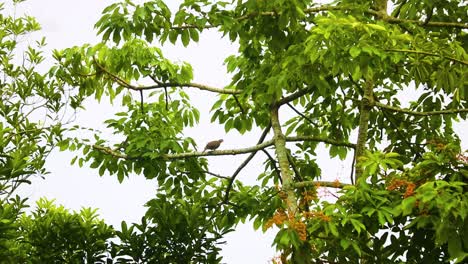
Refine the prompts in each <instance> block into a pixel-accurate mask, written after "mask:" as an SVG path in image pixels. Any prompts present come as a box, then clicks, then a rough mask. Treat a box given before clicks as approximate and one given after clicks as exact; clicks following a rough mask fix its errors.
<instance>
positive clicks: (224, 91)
mask: <svg viewBox="0 0 468 264" xmlns="http://www.w3.org/2000/svg"><path fill="white" fill-rule="evenodd" d="M94 62H95V63H96V65H97V67H98V68H99V69H100V70H102V71H103V72H104V73H106V74H107V75H109V76H110V77H111V78H112V79H113V80H114V81H116V82H117V83H118V84H119V85H121V86H123V87H125V88H127V89H130V90H134V91H142V90H154V89H163V88H167V87H189V88H197V89H200V90H203V91H209V92H214V93H220V94H240V93H241V91H237V90H233V89H222V88H217V87H212V86H208V85H204V84H199V83H174V82H169V83H161V82H157V83H156V84H155V85H148V86H135V85H132V84H130V83H128V82H126V81H125V80H123V79H122V78H120V77H119V76H117V75H115V74H113V73H111V72H110V71H108V70H107V69H106V68H104V67H103V66H102V65H101V64H99V63H98V62H97V61H96V60H94ZM153 80H154V79H153Z"/></svg>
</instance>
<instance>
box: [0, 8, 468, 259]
mask: <svg viewBox="0 0 468 264" xmlns="http://www.w3.org/2000/svg"><path fill="white" fill-rule="evenodd" d="M467 11H468V6H467V4H466V3H463V2H460V1H451V0H444V1H429V0H428V1H416V0H397V1H386V0H373V1H371V0H368V1H359V2H356V1H348V0H341V1H335V2H333V3H332V4H320V3H315V2H313V1H306V0H294V1H292V0H271V1H266V0H265V1H264V0H246V1H242V0H238V1H230V2H224V1H207V0H185V1H183V2H182V3H181V5H180V6H179V9H178V10H170V9H169V8H168V6H167V5H166V4H165V3H164V1H162V0H155V1H148V2H143V3H141V4H137V3H134V2H133V1H130V0H126V1H122V2H117V3H115V4H112V5H110V6H108V7H107V8H106V9H105V10H103V14H102V17H101V19H100V20H99V21H98V22H97V23H96V29H97V30H98V34H100V35H101V37H102V42H101V43H99V44H97V45H83V46H79V47H71V48H68V49H65V50H61V51H54V54H53V57H54V59H55V61H56V64H55V65H54V66H53V67H52V68H51V69H50V71H49V72H48V73H47V74H45V75H41V74H39V73H36V72H35V71H34V66H35V65H36V64H38V63H39V62H40V61H41V58H42V56H41V55H40V52H39V51H37V50H36V49H34V48H28V49H27V51H26V52H25V54H27V55H28V58H29V59H28V62H29V64H22V65H21V66H15V65H14V64H13V62H12V60H13V59H14V56H13V54H14V51H15V49H16V48H17V46H16V45H17V41H16V40H15V37H16V36H18V35H22V34H27V33H28V32H29V31H31V30H36V29H38V25H37V23H36V22H34V20H33V19H32V18H19V19H18V18H16V19H14V18H11V17H8V16H2V17H1V18H2V24H1V26H2V28H1V32H3V33H2V34H0V36H1V37H3V39H5V41H2V42H1V43H2V44H1V49H0V51H1V53H0V55H1V56H2V66H1V67H2V71H4V72H5V76H6V77H5V78H4V79H3V80H2V81H1V84H2V92H1V93H2V100H1V102H0V107H1V110H2V111H1V114H2V118H1V120H0V122H1V123H0V125H1V129H0V131H1V132H0V133H2V135H3V137H2V138H3V141H2V142H4V143H2V142H0V144H3V145H1V146H0V147H1V151H0V154H1V156H0V160H1V162H2V164H3V165H4V166H3V167H2V172H1V175H2V178H1V180H2V183H3V185H2V188H0V191H3V193H2V195H6V197H7V198H8V195H9V194H11V193H13V191H14V190H15V189H16V188H17V187H16V186H18V184H19V183H21V182H22V180H25V179H27V177H29V176H30V175H33V174H37V173H39V172H41V173H42V172H45V171H44V168H43V164H44V159H45V157H46V155H47V153H48V152H49V151H50V150H51V149H52V148H53V147H54V146H55V144H58V146H59V147H60V149H61V150H66V149H68V150H71V151H76V150H81V153H80V154H78V155H77V157H76V158H75V159H74V160H73V161H72V162H73V163H74V162H77V163H78V165H79V166H90V167H91V168H96V169H97V174H100V175H103V174H104V173H105V172H108V173H109V174H111V175H112V176H115V177H116V178H117V179H118V180H119V181H120V182H122V181H123V180H124V179H125V178H126V177H133V175H135V174H142V175H144V176H145V177H146V178H148V179H156V180H157V182H158V188H159V189H158V194H157V195H156V197H155V198H154V199H152V200H151V201H149V202H148V203H147V206H148V211H147V213H146V215H145V216H143V218H142V221H141V223H140V224H133V225H131V226H128V225H127V224H126V223H125V222H124V223H122V226H121V230H120V231H115V233H114V231H113V230H112V228H110V227H108V226H106V225H105V224H103V223H102V222H100V221H98V220H96V219H95V215H94V211H92V210H88V211H87V210H84V211H82V212H81V213H75V214H70V213H68V212H67V211H66V210H64V209H63V208H61V207H55V206H53V205H51V204H49V203H48V202H45V201H42V204H39V205H38V206H39V207H38V210H39V211H38V212H36V213H33V214H32V216H22V217H19V216H18V215H19V214H20V211H21V206H19V205H18V204H21V202H18V199H17V200H16V201H17V202H13V200H12V201H10V202H8V201H7V200H6V199H5V200H2V202H3V204H1V206H2V207H0V209H1V210H0V217H2V218H1V219H4V220H5V221H2V222H0V224H6V226H5V228H1V229H0V232H4V233H0V234H5V237H7V240H6V242H3V241H2V240H0V246H3V247H4V248H9V247H15V248H17V251H18V252H20V253H19V254H22V256H28V254H32V255H38V256H39V255H40V256H43V257H44V258H41V260H42V259H44V260H46V259H47V260H48V261H49V260H51V259H55V260H57V259H61V260H63V259H70V260H71V259H73V258H75V257H76V258H78V259H80V260H87V261H95V260H96V259H98V258H101V257H102V253H104V252H106V253H108V254H107V256H106V257H107V258H108V260H114V261H120V262H122V263H141V262H144V263H219V262H220V261H221V259H220V257H219V250H220V249H219V244H220V243H222V241H223V236H224V235H225V234H226V233H228V232H230V231H232V230H233V228H234V227H235V226H236V225H237V224H238V223H239V222H241V221H242V222H244V221H246V220H252V221H253V224H254V227H255V228H256V229H259V228H262V230H266V229H269V228H271V227H272V226H275V227H277V228H278V233H277V236H276V238H275V240H274V246H275V247H276V248H277V249H278V251H279V252H280V254H281V256H280V260H281V262H283V263H344V262H349V263H399V262H409V263H428V262H434V261H435V262H438V263H450V262H451V261H455V262H459V263H460V262H463V261H466V259H468V241H467V238H468V234H467V232H468V231H467V229H466V228H467V226H468V225H467V223H468V219H467V215H468V197H467V193H468V192H467V188H468V187H467V183H468V163H467V154H466V151H464V150H462V149H461V147H460V138H459V135H457V134H456V133H455V131H454V129H453V124H454V122H466V117H467V114H468V80H467V78H468V68H467V65H468V54H467V48H468V47H467V43H468V42H467V33H466V30H467V28H468V21H466V18H467V17H466V13H467ZM206 30H217V31H218V32H219V33H220V34H221V35H223V36H224V37H225V38H226V39H228V40H229V41H231V42H235V43H237V44H238V45H239V50H238V53H237V54H234V55H231V56H228V55H227V56H226V59H225V64H226V68H227V71H228V72H229V73H231V74H232V81H231V82H230V83H228V84H226V85H225V87H220V88H217V87H210V86H208V85H204V84H198V83H193V82H192V79H193V71H192V67H191V66H190V65H189V64H188V63H174V62H172V61H170V60H168V59H167V58H165V57H164V55H163V49H162V45H163V44H164V43H165V42H167V41H169V42H171V43H178V42H179V41H180V42H181V43H182V44H183V46H187V45H189V44H190V43H191V42H197V41H198V40H199V39H200V38H201V37H203V32H205V31H206ZM38 44H40V45H43V44H44V43H43V42H40V43H38ZM25 65H26V66H25ZM141 82H144V83H149V84H147V85H140V84H139V83H141ZM137 83H138V84H137ZM3 87H5V88H3ZM65 87H66V88H67V89H65ZM187 89H200V90H203V91H205V92H207V93H208V92H211V93H215V94H219V97H218V101H217V102H215V103H214V105H213V107H212V111H211V113H210V118H211V121H212V122H217V123H219V124H220V125H222V126H224V128H225V130H226V132H229V131H238V132H239V133H246V132H251V131H257V130H263V134H262V135H259V136H258V138H259V140H258V143H257V144H256V145H254V146H241V147H240V148H239V149H232V150H215V151H211V152H207V153H204V152H198V151H194V148H196V145H195V142H194V140H193V139H192V138H191V137H187V136H185V135H184V134H183V131H184V128H187V127H191V126H195V125H196V124H197V123H198V122H199V119H200V115H201V114H202V113H200V111H199V110H198V109H196V108H195V107H194V106H192V101H191V99H190V97H189V96H188V93H187V92H185V91H186V90H187ZM68 91H72V92H71V93H67V92H68ZM414 91H416V93H417V98H416V99H415V100H408V98H406V97H405V95H406V93H408V92H414ZM90 97H94V98H95V99H96V100H98V101H100V100H101V99H102V98H107V99H109V100H110V101H111V102H114V101H115V100H121V105H122V106H123V107H125V108H126V111H123V112H121V113H118V114H116V116H115V118H112V119H109V120H107V121H105V124H106V125H107V126H108V128H109V129H111V130H113V132H114V134H116V135H119V136H120V137H122V138H125V139H126V140H124V142H122V143H119V144H113V143H111V142H114V141H112V139H111V138H108V137H106V136H105V135H101V134H99V133H96V135H95V137H94V139H93V140H91V139H87V138H82V137H75V138H66V137H65V136H63V135H64V133H63V132H64V131H63V128H62V126H61V125H62V123H63V122H62V121H59V122H57V123H55V122H54V121H56V120H57V119H56V118H53V117H50V121H48V122H47V124H39V123H38V122H35V121H34V120H35V119H33V118H32V116H33V115H32V114H31V113H32V112H34V111H36V110H37V111H46V113H47V117H49V116H51V115H52V116H53V115H54V114H60V113H61V111H63V110H64V109H66V108H67V107H71V108H73V109H76V108H79V107H80V106H82V103H83V101H84V100H85V99H87V98H90ZM66 98H69V99H70V100H66ZM33 99H34V100H36V99H37V100H38V101H34V102H35V104H36V103H37V102H39V103H37V104H36V105H34V104H33V105H32V106H31V103H30V102H31V101H30V100H33ZM41 100H42V101H41ZM67 101H69V102H70V104H69V105H67V104H65V102H67ZM286 108H289V109H290V110H292V112H293V113H294V114H292V115H283V114H282V116H281V117H282V118H283V117H284V118H285V119H286V120H282V121H280V120H279V116H280V112H281V113H284V112H285V109H286ZM49 123H50V124H49ZM254 128H255V129H256V130H254ZM73 129H75V130H76V129H79V128H73ZM356 135H357V136H356ZM268 136H269V138H267V137H268ZM292 142H295V144H291V143H292ZM319 146H322V147H325V148H327V149H328V150H329V155H330V158H334V157H339V158H341V159H345V158H346V157H348V156H351V157H354V162H353V167H352V168H350V169H349V173H350V174H351V179H350V182H329V181H322V180H321V177H322V176H325V175H321V172H322V170H321V168H320V164H318V163H317V162H316V158H317V154H316V150H317V148H318V147H319ZM272 151H274V153H273V152H272ZM257 152H263V153H265V154H266V155H265V163H264V164H265V169H264V171H263V172H262V173H261V174H260V175H259V176H258V184H256V185H252V186H247V185H245V184H243V183H242V182H241V181H239V180H237V179H236V177H237V176H238V175H239V173H241V171H242V169H243V168H244V167H245V166H246V165H247V164H248V163H249V162H250V161H251V160H252V158H253V156H254V155H256V153H257ZM270 152H272V153H270ZM247 153H248V154H249V156H248V157H247V158H246V160H245V161H244V162H243V163H242V164H241V166H240V167H239V168H238V169H237V170H236V171H235V172H233V174H232V175H231V176H229V177H226V176H222V175H218V174H216V173H213V172H210V170H209V168H210V166H209V164H208V160H207V159H206V158H205V157H206V156H213V155H241V154H247ZM321 189H327V190H328V189H340V191H339V192H338V194H337V197H336V199H334V200H333V201H330V200H329V199H328V200H327V199H323V197H320V195H318V193H319V191H320V190H321ZM44 208H46V209H47V210H45V211H44V210H43V209H44ZM41 210H43V211H41ZM52 211H54V212H55V211H56V212H57V213H54V214H52V213H51V212H52ZM86 216H87V217H86ZM56 217H59V218H64V219H66V221H65V222H61V223H62V224H61V225H59V226H58V228H57V233H53V234H59V235H56V236H54V237H47V241H48V243H52V242H54V243H58V244H63V243H61V242H60V241H61V239H63V238H64V237H65V238H67V237H68V236H70V238H67V239H71V240H70V241H76V242H73V243H71V245H70V246H71V247H75V246H76V247H77V249H76V250H75V249H74V248H72V249H60V248H48V249H44V248H42V247H41V243H40V242H41V241H37V240H35V239H36V236H37V234H36V233H34V230H36V229H35V228H37V229H40V228H41V223H42V222H40V220H41V219H45V220H46V221H50V222H51V223H55V222H56V221H58V220H57V218H56ZM80 219H81V220H80ZM76 221H78V222H76ZM79 221H84V222H85V223H88V222H90V223H91V224H89V223H88V229H86V230H87V231H86V232H88V231H89V230H91V231H92V232H93V235H96V236H99V239H96V236H93V235H91V234H88V233H86V232H85V231H81V232H77V233H73V232H74V231H73V230H72V231H70V232H71V233H69V234H68V233H67V234H64V233H62V232H61V230H62V231H63V230H64V229H63V227H64V226H65V224H66V225H71V226H75V225H76V226H78V225H79V224H78V223H79ZM87 221H88V222H87ZM58 222H60V221H58ZM0 227H1V226H0ZM12 230H23V232H25V233H24V235H23V236H22V238H24V239H27V241H28V245H30V246H27V247H26V246H24V245H22V244H21V240H20V239H19V238H18V237H16V238H15V236H14V234H13V233H12ZM96 230H99V232H97V231H96ZM83 232H84V234H85V235H86V234H88V235H86V237H85V238H82V237H81V239H82V240H83V239H84V240H86V241H89V244H88V243H86V245H81V244H79V241H78V240H76V239H77V237H79V235H80V234H82V233H83ZM114 234H115V236H114ZM12 235H13V238H9V237H10V236H12ZM112 236H114V237H117V238H118V240H119V241H118V242H112V243H108V242H106V241H108V240H107V239H109V238H111V237H112ZM11 239H13V242H11V241H12V240H11ZM15 241H16V242H15ZM15 243H20V245H19V246H17V245H16V244H15ZM12 245H14V246H12ZM88 245H92V246H91V247H90V248H87V247H86V246H88ZM0 250H2V249H1V248H0ZM49 250H50V252H49ZM59 251H60V252H63V253H58V252H59ZM22 252H25V253H22ZM67 252H74V253H72V254H70V255H66V254H68V253H67ZM77 252H79V253H77ZM64 254H65V255H64ZM0 256H1V254H0ZM46 257H51V258H46Z"/></svg>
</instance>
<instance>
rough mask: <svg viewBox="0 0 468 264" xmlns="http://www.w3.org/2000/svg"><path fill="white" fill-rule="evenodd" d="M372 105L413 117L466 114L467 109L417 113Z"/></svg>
mask: <svg viewBox="0 0 468 264" xmlns="http://www.w3.org/2000/svg"><path fill="white" fill-rule="evenodd" d="M374 105H376V106H377V107H379V108H382V109H386V110H389V111H393V112H399V113H404V114H409V115H415V116H431V115H450V114H459V113H468V109H464V108H462V109H447V110H439V111H430V112H417V111H411V110H409V109H404V108H398V107H395V106H390V105H386V104H382V103H379V102H374Z"/></svg>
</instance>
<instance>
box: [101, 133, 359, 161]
mask: <svg viewBox="0 0 468 264" xmlns="http://www.w3.org/2000/svg"><path fill="white" fill-rule="evenodd" d="M285 139H286V141H287V142H303V141H312V142H322V143H326V144H331V145H335V146H342V147H348V148H356V145H355V144H352V143H348V142H340V141H335V140H332V139H328V138H321V137H313V136H295V137H285ZM273 145H274V140H273V139H271V140H268V141H265V142H263V143H260V144H257V145H255V146H251V147H247V148H241V149H230V150H214V151H210V152H185V153H177V154H161V156H160V157H159V159H162V160H176V159H185V158H191V157H205V156H227V155H240V154H246V153H252V152H256V151H259V150H262V149H266V148H268V147H270V146H273ZM92 147H93V149H94V150H97V151H99V152H102V153H104V154H108V155H111V156H113V157H115V158H119V159H128V160H131V159H138V158H140V157H138V156H128V155H126V154H124V153H122V152H120V151H116V150H114V149H111V148H109V147H104V146H100V145H92Z"/></svg>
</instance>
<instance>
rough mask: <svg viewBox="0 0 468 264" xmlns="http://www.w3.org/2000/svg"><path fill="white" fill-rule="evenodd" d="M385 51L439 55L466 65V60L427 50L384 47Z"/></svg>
mask: <svg viewBox="0 0 468 264" xmlns="http://www.w3.org/2000/svg"><path fill="white" fill-rule="evenodd" d="M385 51H391V52H403V53H415V54H423V55H428V56H433V57H440V58H444V59H448V60H451V61H454V62H458V63H461V64H463V65H468V61H464V60H460V59H457V58H454V57H449V56H443V55H440V54H436V53H431V52H427V51H421V50H407V49H386V50H385Z"/></svg>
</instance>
